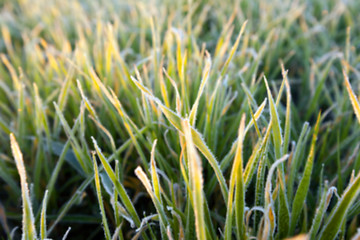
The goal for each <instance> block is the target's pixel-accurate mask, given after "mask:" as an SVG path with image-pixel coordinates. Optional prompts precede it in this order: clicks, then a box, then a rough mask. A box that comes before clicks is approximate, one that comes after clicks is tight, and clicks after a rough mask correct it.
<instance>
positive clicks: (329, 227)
mask: <svg viewBox="0 0 360 240" xmlns="http://www.w3.org/2000/svg"><path fill="white" fill-rule="evenodd" d="M359 193H360V173H358V174H357V176H356V178H355V179H354V181H353V182H351V183H350V184H349V185H348V187H347V188H346V189H345V191H344V193H343V195H342V197H341V198H340V200H339V201H338V203H337V204H336V206H335V208H334V209H333V210H332V211H331V214H330V216H329V218H328V220H327V222H326V224H325V226H324V227H323V229H322V231H321V232H320V235H319V237H318V239H319V240H332V239H335V237H336V235H337V234H338V232H339V230H340V227H341V225H342V224H343V222H344V220H345V218H346V213H347V211H348V209H349V208H350V207H351V205H352V204H353V203H354V202H355V200H356V199H357V197H358V195H359Z"/></svg>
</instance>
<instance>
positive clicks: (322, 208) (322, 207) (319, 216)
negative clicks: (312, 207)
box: [309, 186, 336, 240]
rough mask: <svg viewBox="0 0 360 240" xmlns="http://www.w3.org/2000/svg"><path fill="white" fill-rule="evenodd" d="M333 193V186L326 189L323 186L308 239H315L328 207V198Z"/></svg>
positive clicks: (334, 190)
mask: <svg viewBox="0 0 360 240" xmlns="http://www.w3.org/2000/svg"><path fill="white" fill-rule="evenodd" d="M334 193H335V194H336V188H335V187H331V188H329V189H328V187H327V186H325V188H324V191H323V194H322V196H321V200H320V203H319V207H318V208H317V209H316V212H315V216H314V219H313V222H312V224H311V229H310V231H309V235H310V240H316V234H317V233H318V231H319V229H320V225H321V223H322V221H323V218H324V215H325V212H326V209H327V208H328V206H329V204H330V200H331V198H332V196H333V194H334Z"/></svg>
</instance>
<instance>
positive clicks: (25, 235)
mask: <svg viewBox="0 0 360 240" xmlns="http://www.w3.org/2000/svg"><path fill="white" fill-rule="evenodd" d="M10 141H11V151H12V154H13V156H14V159H15V163H16V167H17V170H18V173H19V175H20V183H21V198H22V209H23V223H22V239H23V240H33V239H36V238H37V235H36V229H35V219H34V215H33V211H32V204H31V200H30V193H29V188H28V183H27V180H26V170H25V165H24V160H23V156H22V153H21V150H20V147H19V145H18V143H17V141H16V138H15V136H14V134H12V133H11V134H10Z"/></svg>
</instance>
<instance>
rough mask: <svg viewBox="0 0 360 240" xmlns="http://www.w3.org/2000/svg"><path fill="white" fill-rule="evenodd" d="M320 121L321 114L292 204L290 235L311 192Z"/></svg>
mask: <svg viewBox="0 0 360 240" xmlns="http://www.w3.org/2000/svg"><path fill="white" fill-rule="evenodd" d="M320 119H321V114H320V113H319V115H318V118H317V121H316V125H315V129H314V133H313V138H312V141H311V146H310V152H309V155H308V158H307V161H306V165H305V170H304V174H303V177H302V178H301V181H300V183H299V186H298V189H297V191H296V193H295V197H294V201H293V204H292V209H291V210H292V212H291V220H290V228H289V234H290V235H292V234H294V232H295V228H296V224H297V222H298V220H299V216H300V213H301V211H302V208H303V204H304V202H305V199H306V196H307V193H308V191H309V186H310V179H311V172H312V169H313V165H314V157H315V144H316V140H317V136H318V132H319V127H320Z"/></svg>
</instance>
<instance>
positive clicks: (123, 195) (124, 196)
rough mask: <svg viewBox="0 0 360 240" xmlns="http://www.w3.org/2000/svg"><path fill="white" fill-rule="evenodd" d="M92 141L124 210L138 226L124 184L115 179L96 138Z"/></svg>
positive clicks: (138, 221)
mask: <svg viewBox="0 0 360 240" xmlns="http://www.w3.org/2000/svg"><path fill="white" fill-rule="evenodd" d="M92 141H93V143H94V147H95V150H96V153H97V155H98V156H99V159H100V161H101V163H102V165H103V167H104V169H105V171H106V173H107V174H108V176H109V178H110V179H111V181H112V183H113V184H114V186H115V187H116V189H117V191H118V193H119V195H120V199H121V201H122V202H123V204H124V205H125V208H126V210H127V211H128V212H129V213H130V215H131V217H132V218H133V221H134V222H135V225H136V226H137V227H139V226H140V218H139V216H138V215H137V213H136V210H135V207H134V205H133V204H132V202H131V200H130V198H129V196H128V195H127V193H126V191H125V188H124V186H123V185H122V184H121V183H120V182H119V180H118V179H116V175H115V173H114V171H113V170H112V168H111V166H110V164H109V163H108V161H107V160H106V158H105V156H104V155H103V153H102V152H101V149H100V148H99V146H98V145H97V142H96V140H95V139H94V138H92Z"/></svg>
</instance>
